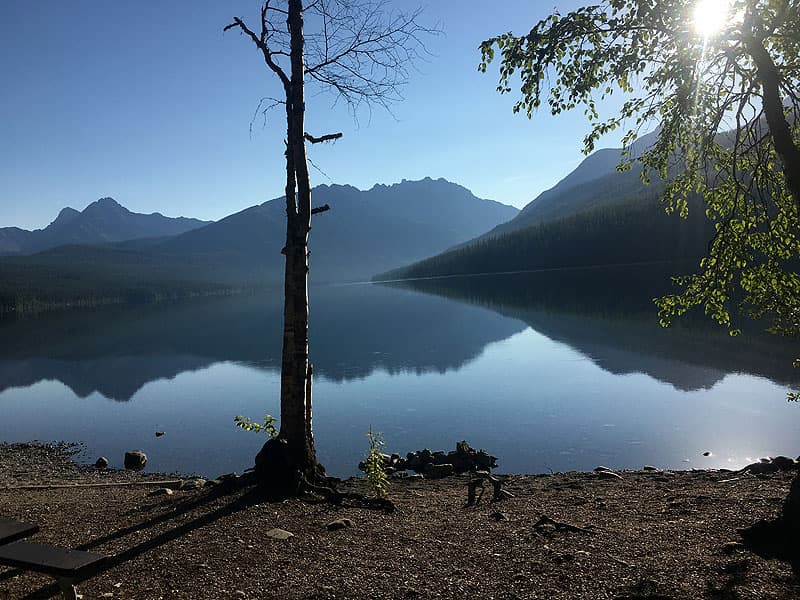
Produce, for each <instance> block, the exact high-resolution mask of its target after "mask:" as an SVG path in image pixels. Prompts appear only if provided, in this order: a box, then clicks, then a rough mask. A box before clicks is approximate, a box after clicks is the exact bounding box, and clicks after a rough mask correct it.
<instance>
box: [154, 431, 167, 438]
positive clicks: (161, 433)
mask: <svg viewBox="0 0 800 600" xmlns="http://www.w3.org/2000/svg"><path fill="white" fill-rule="evenodd" d="M165 433H167V432H166V431H156V437H161V436H162V435H164V434H165Z"/></svg>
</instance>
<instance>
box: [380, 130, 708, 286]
mask: <svg viewBox="0 0 800 600" xmlns="http://www.w3.org/2000/svg"><path fill="white" fill-rule="evenodd" d="M653 136H654V134H648V135H647V136H644V137H643V138H641V139H640V140H639V144H638V145H637V146H635V147H634V149H633V152H632V155H633V156H636V154H637V153H638V152H639V149H640V148H642V147H646V146H645V145H646V144H647V143H649V142H650V140H652V139H653ZM621 153H622V149H621V148H617V149H613V148H608V149H602V150H598V151H596V152H594V153H592V154H591V155H589V156H588V157H586V158H585V159H584V160H583V162H581V164H580V165H579V166H578V167H577V168H576V169H575V170H574V171H572V172H571V173H569V174H568V175H567V176H566V177H565V178H564V179H562V180H561V181H560V182H558V183H557V184H556V185H555V186H554V187H552V188H551V189H549V190H547V191H545V192H542V193H541V194H540V195H538V196H537V197H536V198H535V199H534V200H532V201H531V202H530V203H529V204H528V205H526V206H525V207H524V208H523V209H522V210H521V211H520V212H519V214H518V215H517V216H516V217H514V218H513V219H510V220H509V221H507V222H505V223H501V224H499V225H497V226H496V227H494V228H491V229H489V230H488V231H487V232H486V233H484V234H482V235H480V236H477V237H476V238H474V239H472V240H470V241H468V242H465V243H464V244H461V245H459V246H458V247H455V248H450V249H448V250H446V251H445V252H443V253H441V254H439V255H435V256H431V257H429V258H427V259H423V260H422V261H418V262H416V263H412V264H409V265H406V266H403V267H399V268H396V269H392V270H390V271H387V272H384V273H382V274H380V275H378V276H376V277H375V279H376V280H392V279H404V278H417V277H435V276H442V275H454V274H468V273H486V272H489V273H496V272H505V271H516V270H536V269H553V268H564V267H584V266H598V265H611V264H627V263H642V262H680V263H694V264H696V262H697V260H699V258H700V257H702V256H703V255H704V253H705V251H706V248H707V244H708V241H709V240H710V239H711V237H712V236H713V232H714V229H713V224H712V223H711V222H710V221H709V220H708V219H706V217H705V211H704V207H703V206H702V199H700V198H690V199H689V216H688V218H686V219H681V218H680V217H679V216H678V215H677V214H672V215H665V214H664V213H665V210H664V206H663V205H662V204H661V202H660V198H661V195H662V194H663V191H664V181H663V180H661V179H660V178H658V177H655V176H651V181H650V183H649V185H645V184H644V183H643V182H642V180H641V171H640V167H639V168H637V166H634V167H633V168H632V169H630V170H627V171H622V172H620V171H618V170H617V165H618V164H619V162H620V160H621Z"/></svg>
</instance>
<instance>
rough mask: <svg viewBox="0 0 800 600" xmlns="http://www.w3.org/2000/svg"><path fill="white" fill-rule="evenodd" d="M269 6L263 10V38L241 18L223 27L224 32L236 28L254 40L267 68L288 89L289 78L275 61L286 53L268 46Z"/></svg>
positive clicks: (265, 5)
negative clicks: (278, 55) (275, 58)
mask: <svg viewBox="0 0 800 600" xmlns="http://www.w3.org/2000/svg"><path fill="white" fill-rule="evenodd" d="M268 5H269V2H266V3H265V4H264V7H263V8H262V9H261V26H262V27H261V37H259V36H257V35H256V34H255V33H254V32H253V30H252V29H250V28H249V27H248V26H247V25H245V23H244V21H242V20H241V19H240V18H239V17H234V18H233V23H230V24H228V25H226V26H225V27H223V29H222V31H223V32H226V31H228V30H229V29H235V28H236V27H238V28H239V29H241V31H242V33H244V34H245V35H247V36H248V37H249V38H250V39H251V40H253V43H254V44H255V45H256V46H257V47H258V49H259V50H261V53H262V54H263V55H264V61H265V62H266V63H267V66H268V67H269V68H270V69H271V70H272V72H273V73H275V74H276V75H277V76H278V78H279V79H280V80H281V83H283V86H284V87H288V86H289V85H290V82H289V77H287V75H286V73H285V72H284V70H283V69H281V67H280V65H278V63H276V62H275V60H274V59H273V55H275V54H285V52H283V51H279V52H272V51H271V50H270V48H269V46H268V45H267V41H268V37H269V34H268V29H267V23H268V20H267V17H266V14H267V7H268Z"/></svg>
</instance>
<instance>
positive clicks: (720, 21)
mask: <svg viewBox="0 0 800 600" xmlns="http://www.w3.org/2000/svg"><path fill="white" fill-rule="evenodd" d="M730 8H731V0H699V1H698V3H697V4H696V5H695V7H694V15H693V19H692V27H693V28H694V30H695V31H696V32H697V33H699V34H700V35H702V36H703V37H711V36H712V35H714V34H715V33H718V32H719V31H720V30H721V29H722V27H723V26H724V25H725V23H726V22H727V21H728V12H729V11H730Z"/></svg>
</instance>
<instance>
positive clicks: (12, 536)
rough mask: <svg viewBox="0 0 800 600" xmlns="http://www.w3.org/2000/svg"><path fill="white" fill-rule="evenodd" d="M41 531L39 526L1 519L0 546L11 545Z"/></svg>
mask: <svg viewBox="0 0 800 600" xmlns="http://www.w3.org/2000/svg"><path fill="white" fill-rule="evenodd" d="M38 531H39V526H38V525H34V524H32V523H22V522H20V521H16V520H14V519H8V518H6V517H0V545H2V544H10V543H11V542H16V541H17V540H21V539H22V538H26V537H28V536H29V535H33V534H34V533H36V532H38Z"/></svg>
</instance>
